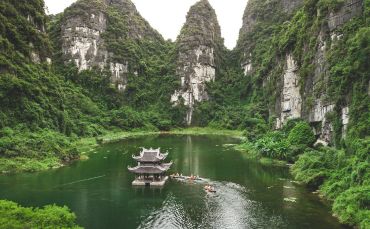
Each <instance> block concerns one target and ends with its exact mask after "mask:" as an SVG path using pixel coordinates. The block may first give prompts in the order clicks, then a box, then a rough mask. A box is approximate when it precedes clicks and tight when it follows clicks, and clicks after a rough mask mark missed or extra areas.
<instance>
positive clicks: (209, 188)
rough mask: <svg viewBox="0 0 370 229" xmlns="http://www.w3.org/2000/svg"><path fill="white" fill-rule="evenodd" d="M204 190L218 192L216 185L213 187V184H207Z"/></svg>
mask: <svg viewBox="0 0 370 229" xmlns="http://www.w3.org/2000/svg"><path fill="white" fill-rule="evenodd" d="M204 190H205V191H206V192H211V193H215V192H216V189H215V187H213V186H212V185H206V186H204Z"/></svg>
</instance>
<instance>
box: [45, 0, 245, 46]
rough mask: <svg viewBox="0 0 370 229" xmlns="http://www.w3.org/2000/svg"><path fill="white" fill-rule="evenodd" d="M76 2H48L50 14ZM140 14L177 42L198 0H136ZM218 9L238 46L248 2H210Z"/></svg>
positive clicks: (229, 36)
mask: <svg viewBox="0 0 370 229" xmlns="http://www.w3.org/2000/svg"><path fill="white" fill-rule="evenodd" d="M75 1H76V0H62V1H61V0H45V3H46V6H47V7H48V10H49V13H50V14H56V13H60V12H62V11H63V10H64V9H65V8H66V7H68V6H69V5H71V4H72V3H73V2H75ZM132 1H133V2H134V3H135V5H136V8H137V9H138V11H139V12H140V14H141V15H142V16H143V17H144V18H145V19H146V20H147V21H148V22H149V23H150V24H151V26H152V27H153V28H155V29H156V30H158V31H159V32H160V33H161V34H162V35H163V37H164V38H165V39H172V40H173V41H174V40H176V37H177V35H178V34H179V32H180V30H181V27H182V26H183V24H184V23H185V20H186V13H187V12H188V11H189V8H190V6H192V5H193V4H195V3H196V2H197V1H198V0H132ZM209 2H210V3H211V5H212V7H213V8H214V9H215V10H216V14H217V17H218V21H219V23H220V26H221V32H222V36H223V37H224V38H225V45H226V47H228V48H229V49H232V48H234V47H235V45H236V41H237V39H238V36H239V29H240V28H241V26H242V18H243V13H244V9H245V7H246V5H247V2H248V0H227V1H226V0H209Z"/></svg>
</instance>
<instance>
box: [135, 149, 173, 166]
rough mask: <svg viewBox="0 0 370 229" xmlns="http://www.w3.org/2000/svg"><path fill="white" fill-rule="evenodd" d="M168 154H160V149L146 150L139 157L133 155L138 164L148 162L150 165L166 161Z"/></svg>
mask: <svg viewBox="0 0 370 229" xmlns="http://www.w3.org/2000/svg"><path fill="white" fill-rule="evenodd" d="M167 155H168V153H165V154H162V153H161V152H160V148H158V149H153V148H150V149H145V148H143V150H142V151H141V152H140V155H139V156H135V155H132V158H133V159H135V160H136V161H138V162H144V163H145V162H148V163H155V162H160V161H163V160H164V159H166V157H167Z"/></svg>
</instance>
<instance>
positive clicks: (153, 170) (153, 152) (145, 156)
mask: <svg viewBox="0 0 370 229" xmlns="http://www.w3.org/2000/svg"><path fill="white" fill-rule="evenodd" d="M167 156H168V153H165V154H162V153H161V152H160V148H158V149H153V148H150V149H145V148H143V149H142V151H141V152H140V155H139V156H135V155H132V158H133V159H135V160H136V161H137V162H138V165H137V166H136V167H133V168H131V167H128V170H129V171H130V172H132V173H134V174H135V180H134V181H133V182H132V185H135V186H164V184H165V183H166V181H167V180H168V176H166V174H165V173H166V172H167V170H169V169H170V167H171V165H172V162H170V163H163V161H164V160H165V159H166V158H167Z"/></svg>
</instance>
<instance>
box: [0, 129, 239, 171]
mask: <svg viewBox="0 0 370 229" xmlns="http://www.w3.org/2000/svg"><path fill="white" fill-rule="evenodd" d="M159 134H174V135H219V136H221V135H224V136H230V137H236V138H242V132H241V131H234V130H219V129H212V128H200V127H192V128H187V129H174V130H171V131H168V132H159V131H146V130H135V131H117V130H116V131H109V132H106V133H105V134H103V135H101V136H98V137H88V138H79V139H78V140H76V141H73V142H72V146H73V147H74V148H76V149H77V152H78V153H79V154H80V156H79V158H78V159H77V160H79V159H80V160H86V159H88V156H87V155H86V154H87V153H88V152H90V151H92V150H93V149H94V148H96V147H97V146H98V145H100V144H105V143H110V142H117V141H121V140H124V139H128V138H136V137H142V136H149V135H159ZM71 141H72V140H71ZM69 163H71V161H68V162H65V161H62V160H61V159H59V158H58V157H56V156H52V155H50V156H47V157H44V158H28V157H13V158H0V173H3V174H14V173H21V172H38V171H44V170H48V169H55V168H60V167H62V166H64V165H68V164H69Z"/></svg>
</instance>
